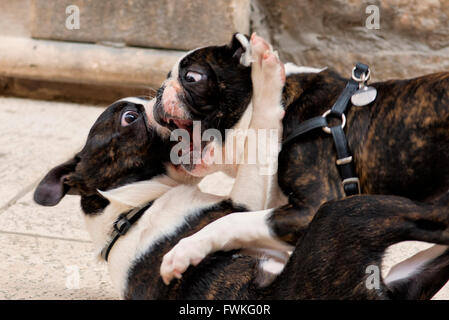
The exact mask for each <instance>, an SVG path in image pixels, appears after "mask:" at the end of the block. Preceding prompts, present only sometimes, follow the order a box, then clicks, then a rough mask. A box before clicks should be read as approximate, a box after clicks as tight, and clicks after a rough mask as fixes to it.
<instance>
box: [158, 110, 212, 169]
mask: <svg viewBox="0 0 449 320" xmlns="http://www.w3.org/2000/svg"><path fill="white" fill-rule="evenodd" d="M162 121H163V122H164V126H166V127H167V128H169V129H170V131H171V132H172V134H173V131H175V130H179V129H180V130H184V132H182V131H181V132H179V131H177V132H176V136H177V137H178V140H176V139H174V140H172V141H171V147H172V148H174V147H175V146H177V144H178V143H180V142H182V141H183V140H184V139H186V138H187V139H188V144H186V142H185V140H184V142H183V143H184V145H183V146H182V148H177V151H178V156H180V157H182V163H181V164H178V165H175V164H174V166H175V167H177V168H179V167H182V168H183V169H184V170H186V171H188V172H191V173H192V172H193V171H194V169H196V168H197V167H198V165H200V166H202V167H204V166H205V165H206V161H211V159H210V157H212V156H213V153H212V155H211V154H210V152H207V160H206V161H205V159H203V156H204V155H203V152H204V150H206V148H207V146H208V145H209V143H210V142H209V141H202V139H201V134H202V133H201V127H200V126H197V125H194V121H193V120H191V119H179V118H174V117H167V118H165V119H162ZM172 150H173V149H172Z"/></svg>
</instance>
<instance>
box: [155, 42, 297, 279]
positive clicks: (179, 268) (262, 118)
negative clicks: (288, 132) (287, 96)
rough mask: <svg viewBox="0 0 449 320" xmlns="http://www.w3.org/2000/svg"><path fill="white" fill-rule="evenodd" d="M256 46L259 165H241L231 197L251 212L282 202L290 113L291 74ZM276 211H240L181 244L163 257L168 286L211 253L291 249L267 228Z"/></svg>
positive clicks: (255, 119)
mask: <svg viewBox="0 0 449 320" xmlns="http://www.w3.org/2000/svg"><path fill="white" fill-rule="evenodd" d="M251 46H252V52H253V65H252V81H253V99H252V104H253V115H252V118H251V122H250V125H249V130H252V132H248V134H247V139H246V144H245V161H248V160H249V159H250V152H251V150H253V151H257V158H258V159H257V160H256V162H255V163H253V164H252V163H246V162H245V163H243V164H241V165H239V167H238V171H237V176H236V180H235V183H234V187H233V190H232V192H231V199H232V200H233V202H235V203H237V204H244V205H245V207H247V208H248V209H250V210H260V209H266V208H268V207H269V206H274V205H276V204H277V203H276V201H277V200H278V199H279V198H280V191H279V188H278V185H277V174H276V173H277V157H278V153H279V150H278V148H279V145H280V142H281V139H282V117H283V115H284V110H283V108H282V105H281V98H282V88H283V85H284V83H285V70H284V68H283V64H282V63H281V62H280V60H279V58H278V57H277V54H276V53H275V52H273V50H272V48H271V46H270V45H269V44H268V43H266V42H265V41H264V40H263V39H262V38H260V37H258V36H256V35H255V34H253V36H252V37H251ZM260 130H265V131H263V132H260ZM267 130H268V131H269V130H272V131H274V135H275V137H274V139H273V140H270V141H269V142H268V143H267V140H265V142H266V143H265V144H263V143H258V144H257V148H251V146H250V144H251V143H253V144H254V143H255V141H254V140H253V141H250V139H249V135H250V134H253V137H257V138H259V137H260V136H261V134H265V135H266V133H267ZM258 142H260V141H258ZM270 144H271V145H270ZM273 144H274V145H273ZM253 147H255V146H253ZM268 150H269V151H268ZM273 151H274V152H273ZM252 156H253V157H254V156H256V155H254V154H253V155H252ZM253 159H254V158H253ZM264 160H265V161H264ZM270 212H271V210H262V211H256V212H251V213H246V212H245V213H235V214H232V215H229V216H227V217H224V219H223V218H222V219H219V220H217V221H215V222H213V223H211V224H210V225H208V226H206V227H205V228H203V229H202V230H201V231H199V232H198V233H196V234H194V235H192V236H190V237H188V238H185V239H183V240H181V241H180V242H179V243H178V244H177V245H176V246H175V247H174V248H173V249H172V250H171V251H170V252H169V253H167V254H166V255H165V257H164V259H163V262H162V265H161V275H162V278H163V280H164V282H165V283H169V282H170V280H171V279H172V278H173V277H178V278H179V277H181V274H182V273H183V272H184V271H185V270H186V269H187V268H188V266H189V265H191V264H192V265H197V264H198V263H199V262H200V261H201V260H202V259H204V257H205V256H206V255H208V254H210V253H212V252H215V251H219V250H231V249H235V248H245V247H251V248H271V249H276V250H287V249H289V248H290V247H289V246H288V245H286V244H284V243H282V242H281V241H279V240H276V239H274V237H273V236H272V235H271V233H270V230H269V228H268V227H267V216H268V215H269V214H270ZM248 226H251V227H250V228H248Z"/></svg>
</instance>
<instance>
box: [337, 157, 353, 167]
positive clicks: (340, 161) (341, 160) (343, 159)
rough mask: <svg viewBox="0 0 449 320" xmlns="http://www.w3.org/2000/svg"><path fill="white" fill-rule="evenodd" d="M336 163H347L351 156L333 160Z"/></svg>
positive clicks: (340, 164)
mask: <svg viewBox="0 0 449 320" xmlns="http://www.w3.org/2000/svg"><path fill="white" fill-rule="evenodd" d="M335 162H336V163H337V166H342V165H345V164H348V163H351V162H352V156H349V157H346V158H342V159H337V161H335Z"/></svg>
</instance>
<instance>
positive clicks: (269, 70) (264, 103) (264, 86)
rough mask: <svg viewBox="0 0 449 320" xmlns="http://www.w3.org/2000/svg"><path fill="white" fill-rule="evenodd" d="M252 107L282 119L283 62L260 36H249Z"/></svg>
mask: <svg viewBox="0 0 449 320" xmlns="http://www.w3.org/2000/svg"><path fill="white" fill-rule="evenodd" d="M251 48H252V54H253V60H254V62H253V64H252V71H251V72H252V73H251V78H252V82H253V102H254V109H255V110H256V111H257V110H261V112H262V110H263V112H264V113H270V115H272V116H274V117H276V118H280V119H282V117H283V115H284V112H283V109H282V107H281V99H282V90H283V87H284V84H285V68H284V64H283V63H282V62H281V61H280V60H279V57H278V54H277V52H275V51H273V48H272V47H271V46H270V45H269V44H268V43H267V42H266V41H265V40H264V39H262V38H261V37H259V36H257V35H256V34H253V35H252V36H251Z"/></svg>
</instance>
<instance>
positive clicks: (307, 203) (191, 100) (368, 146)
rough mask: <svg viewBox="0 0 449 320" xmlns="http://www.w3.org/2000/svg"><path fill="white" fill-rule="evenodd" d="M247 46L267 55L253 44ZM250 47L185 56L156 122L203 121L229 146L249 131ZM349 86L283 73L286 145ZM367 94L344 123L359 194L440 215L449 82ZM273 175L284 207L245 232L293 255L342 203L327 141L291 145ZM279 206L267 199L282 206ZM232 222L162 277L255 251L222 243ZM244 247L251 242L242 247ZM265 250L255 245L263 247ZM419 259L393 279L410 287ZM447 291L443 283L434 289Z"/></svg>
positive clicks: (324, 75) (317, 137)
mask: <svg viewBox="0 0 449 320" xmlns="http://www.w3.org/2000/svg"><path fill="white" fill-rule="evenodd" d="M251 42H253V45H255V46H265V47H266V48H268V47H269V45H268V44H267V43H266V42H264V41H263V39H261V38H259V37H257V36H256V35H253V36H252V37H251ZM252 47H253V46H251V45H250V41H249V39H248V37H246V36H244V35H242V34H236V35H234V37H233V39H232V41H231V43H230V44H228V45H224V46H211V47H204V48H199V49H197V50H193V51H191V52H189V53H188V54H186V56H184V57H183V58H181V59H180V60H179V62H178V63H177V64H176V65H175V66H174V67H173V69H172V70H171V72H170V74H169V75H168V78H167V80H166V81H165V83H164V84H163V86H162V87H161V88H160V89H159V91H158V97H157V103H156V105H155V110H154V115H155V119H156V121H158V122H159V123H160V124H161V125H163V126H165V127H167V128H169V129H171V130H173V129H176V128H187V129H189V130H191V126H192V124H193V122H194V121H201V129H202V131H203V132H205V131H206V130H208V129H210V128H217V129H218V130H220V131H221V132H222V133H223V137H225V139H226V134H225V130H226V129H229V128H240V127H245V126H247V123H248V121H247V120H246V119H247V118H248V117H249V114H250V112H251V111H250V110H251V106H252V101H251V97H252V85H251V77H250V75H251V68H250V61H251V49H252ZM345 83H346V81H345V79H344V78H342V77H341V76H340V75H338V74H336V73H335V72H333V71H332V70H325V69H311V68H304V67H296V66H294V65H286V84H285V86H284V89H283V105H284V108H285V110H286V116H285V117H284V120H283V125H284V137H287V136H289V135H290V134H291V133H292V132H293V131H294V130H295V128H296V127H297V126H298V124H300V123H302V122H304V121H306V120H308V119H310V118H312V117H314V116H318V115H322V114H324V113H325V112H326V111H327V110H329V109H330V108H331V106H332V105H333V104H334V102H335V101H336V99H337V97H338V95H339V94H340V92H342V91H343V88H344V86H345ZM372 87H374V88H376V89H377V98H376V100H375V101H374V102H372V103H371V104H369V105H368V106H366V107H364V108H357V109H356V108H352V109H351V110H350V111H349V112H348V114H347V120H348V121H347V122H348V123H349V124H350V130H348V132H347V138H348V144H349V148H350V149H351V150H352V152H353V159H354V160H353V161H354V166H355V169H356V172H357V175H358V176H359V178H360V186H361V188H362V190H363V191H364V192H366V193H368V194H393V195H398V196H405V197H408V198H410V199H413V200H415V201H423V202H425V203H427V204H429V205H430V204H432V205H435V208H439V209H440V210H443V211H445V210H446V207H447V205H448V198H449V194H448V190H449V167H448V166H447V163H448V162H449V107H448V106H449V73H437V74H432V75H427V76H423V77H420V78H416V79H411V80H397V81H387V82H380V83H375V84H372ZM202 147H203V151H204V154H206V155H207V154H208V153H211V152H213V151H214V150H216V149H218V148H222V146H220V145H219V144H216V143H215V142H211V143H204V144H203V146H202ZM221 153H222V152H220V153H219V154H221ZM209 157H210V156H209ZM185 169H186V170H187V171H190V173H191V174H192V175H195V176H203V175H205V174H208V173H210V172H213V171H215V170H223V171H226V172H227V173H230V174H231V175H234V176H235V175H236V174H237V173H236V166H223V165H209V166H208V165H207V164H204V163H201V164H200V165H196V166H186V167H185ZM278 174H279V175H278V177H279V179H278V183H279V186H280V191H281V192H279V190H278V189H276V185H274V189H272V190H271V191H270V192H272V193H273V194H276V195H277V194H279V193H280V194H283V195H284V196H285V197H288V201H287V200H285V201H284V203H283V205H282V206H280V207H278V208H275V209H271V208H274V207H275V205H273V203H270V202H265V206H264V207H263V208H260V209H261V210H260V211H257V212H252V213H250V214H246V215H245V222H246V224H247V225H250V226H258V227H255V228H254V230H260V228H263V226H265V228H266V229H267V230H270V231H271V235H276V236H272V238H271V239H272V240H275V239H276V240H277V239H282V240H284V241H286V242H288V243H290V244H292V245H294V244H296V243H297V241H298V239H300V238H301V237H302V236H303V235H304V232H305V231H306V230H307V228H308V226H309V223H310V221H311V220H312V219H313V217H314V215H315V213H316V212H317V210H318V208H319V207H320V206H321V205H322V204H323V203H325V202H326V201H329V200H332V199H339V198H341V197H342V196H343V195H344V186H343V185H342V184H341V180H340V176H339V172H338V169H337V166H336V165H335V151H334V145H333V140H332V139H330V138H329V137H328V136H326V135H324V134H323V133H322V132H311V133H309V134H307V135H305V136H303V138H301V139H297V140H295V141H293V142H292V143H290V144H289V145H287V146H285V147H284V148H283V149H282V150H281V153H280V155H279V171H278ZM282 198H283V197H282V196H273V197H272V199H277V200H278V201H280V202H281V203H282V200H283V199H282ZM263 209H265V210H263ZM242 217H243V216H242ZM231 221H232V225H235V224H239V223H241V222H239V221H238V220H237V219H235V218H233V217H232V216H228V217H226V218H224V219H223V221H222V222H219V221H217V222H216V223H214V224H212V225H210V226H208V227H207V228H206V229H205V230H202V231H201V232H200V233H199V234H197V235H194V236H192V237H190V238H188V239H185V240H184V241H183V242H182V243H180V244H179V245H178V246H177V247H175V248H174V250H173V251H172V252H170V253H169V254H168V256H167V257H166V259H165V261H164V265H163V270H165V276H166V277H168V278H172V277H173V275H174V274H175V273H179V272H182V270H185V269H186V268H187V266H188V264H189V260H190V258H189V257H188V256H186V255H188V254H191V255H192V259H195V260H196V261H198V260H199V259H200V258H201V257H202V256H206V255H207V254H208V253H210V252H213V251H215V250H222V249H223V247H224V246H226V248H241V247H247V246H254V245H255V244H256V243H257V241H255V239H254V236H255V234H257V231H254V232H255V234H254V235H253V234H252V232H253V228H250V227H249V228H247V229H246V230H242V232H241V233H240V234H238V235H237V234H236V232H237V230H235V232H234V231H233V232H231V233H228V234H227V233H223V232H222V231H223V230H226V229H227V226H229V224H230V222H231ZM220 223H222V224H223V225H222V226H221V225H220ZM264 234H267V232H265V233H264ZM247 238H248V239H251V240H250V241H248V243H246V241H245V239H247ZM233 241H234V243H233ZM269 241H270V239H263V238H260V243H263V244H266V243H267V242H269ZM324 248H325V246H324ZM442 250H443V249H442V248H441V247H435V248H431V249H429V250H428V251H427V252H426V253H425V254H424V256H426V257H427V258H428V260H432V259H433V258H435V257H438V256H439V255H440V254H441V253H442ZM314 254H316V253H315V252H314ZM422 257H423V254H421V255H418V256H416V257H415V258H416V259H411V260H408V261H407V262H405V263H406V264H405V265H404V266H403V268H397V269H396V270H408V272H405V273H401V274H400V275H398V274H396V275H395V276H394V278H397V277H399V278H400V277H405V278H406V277H407V276H409V275H410V273H413V272H415V270H416V269H417V268H419V267H420V266H422V264H423V261H422V260H421V258H422ZM446 281H447V278H446V277H443V278H441V279H439V282H446Z"/></svg>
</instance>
